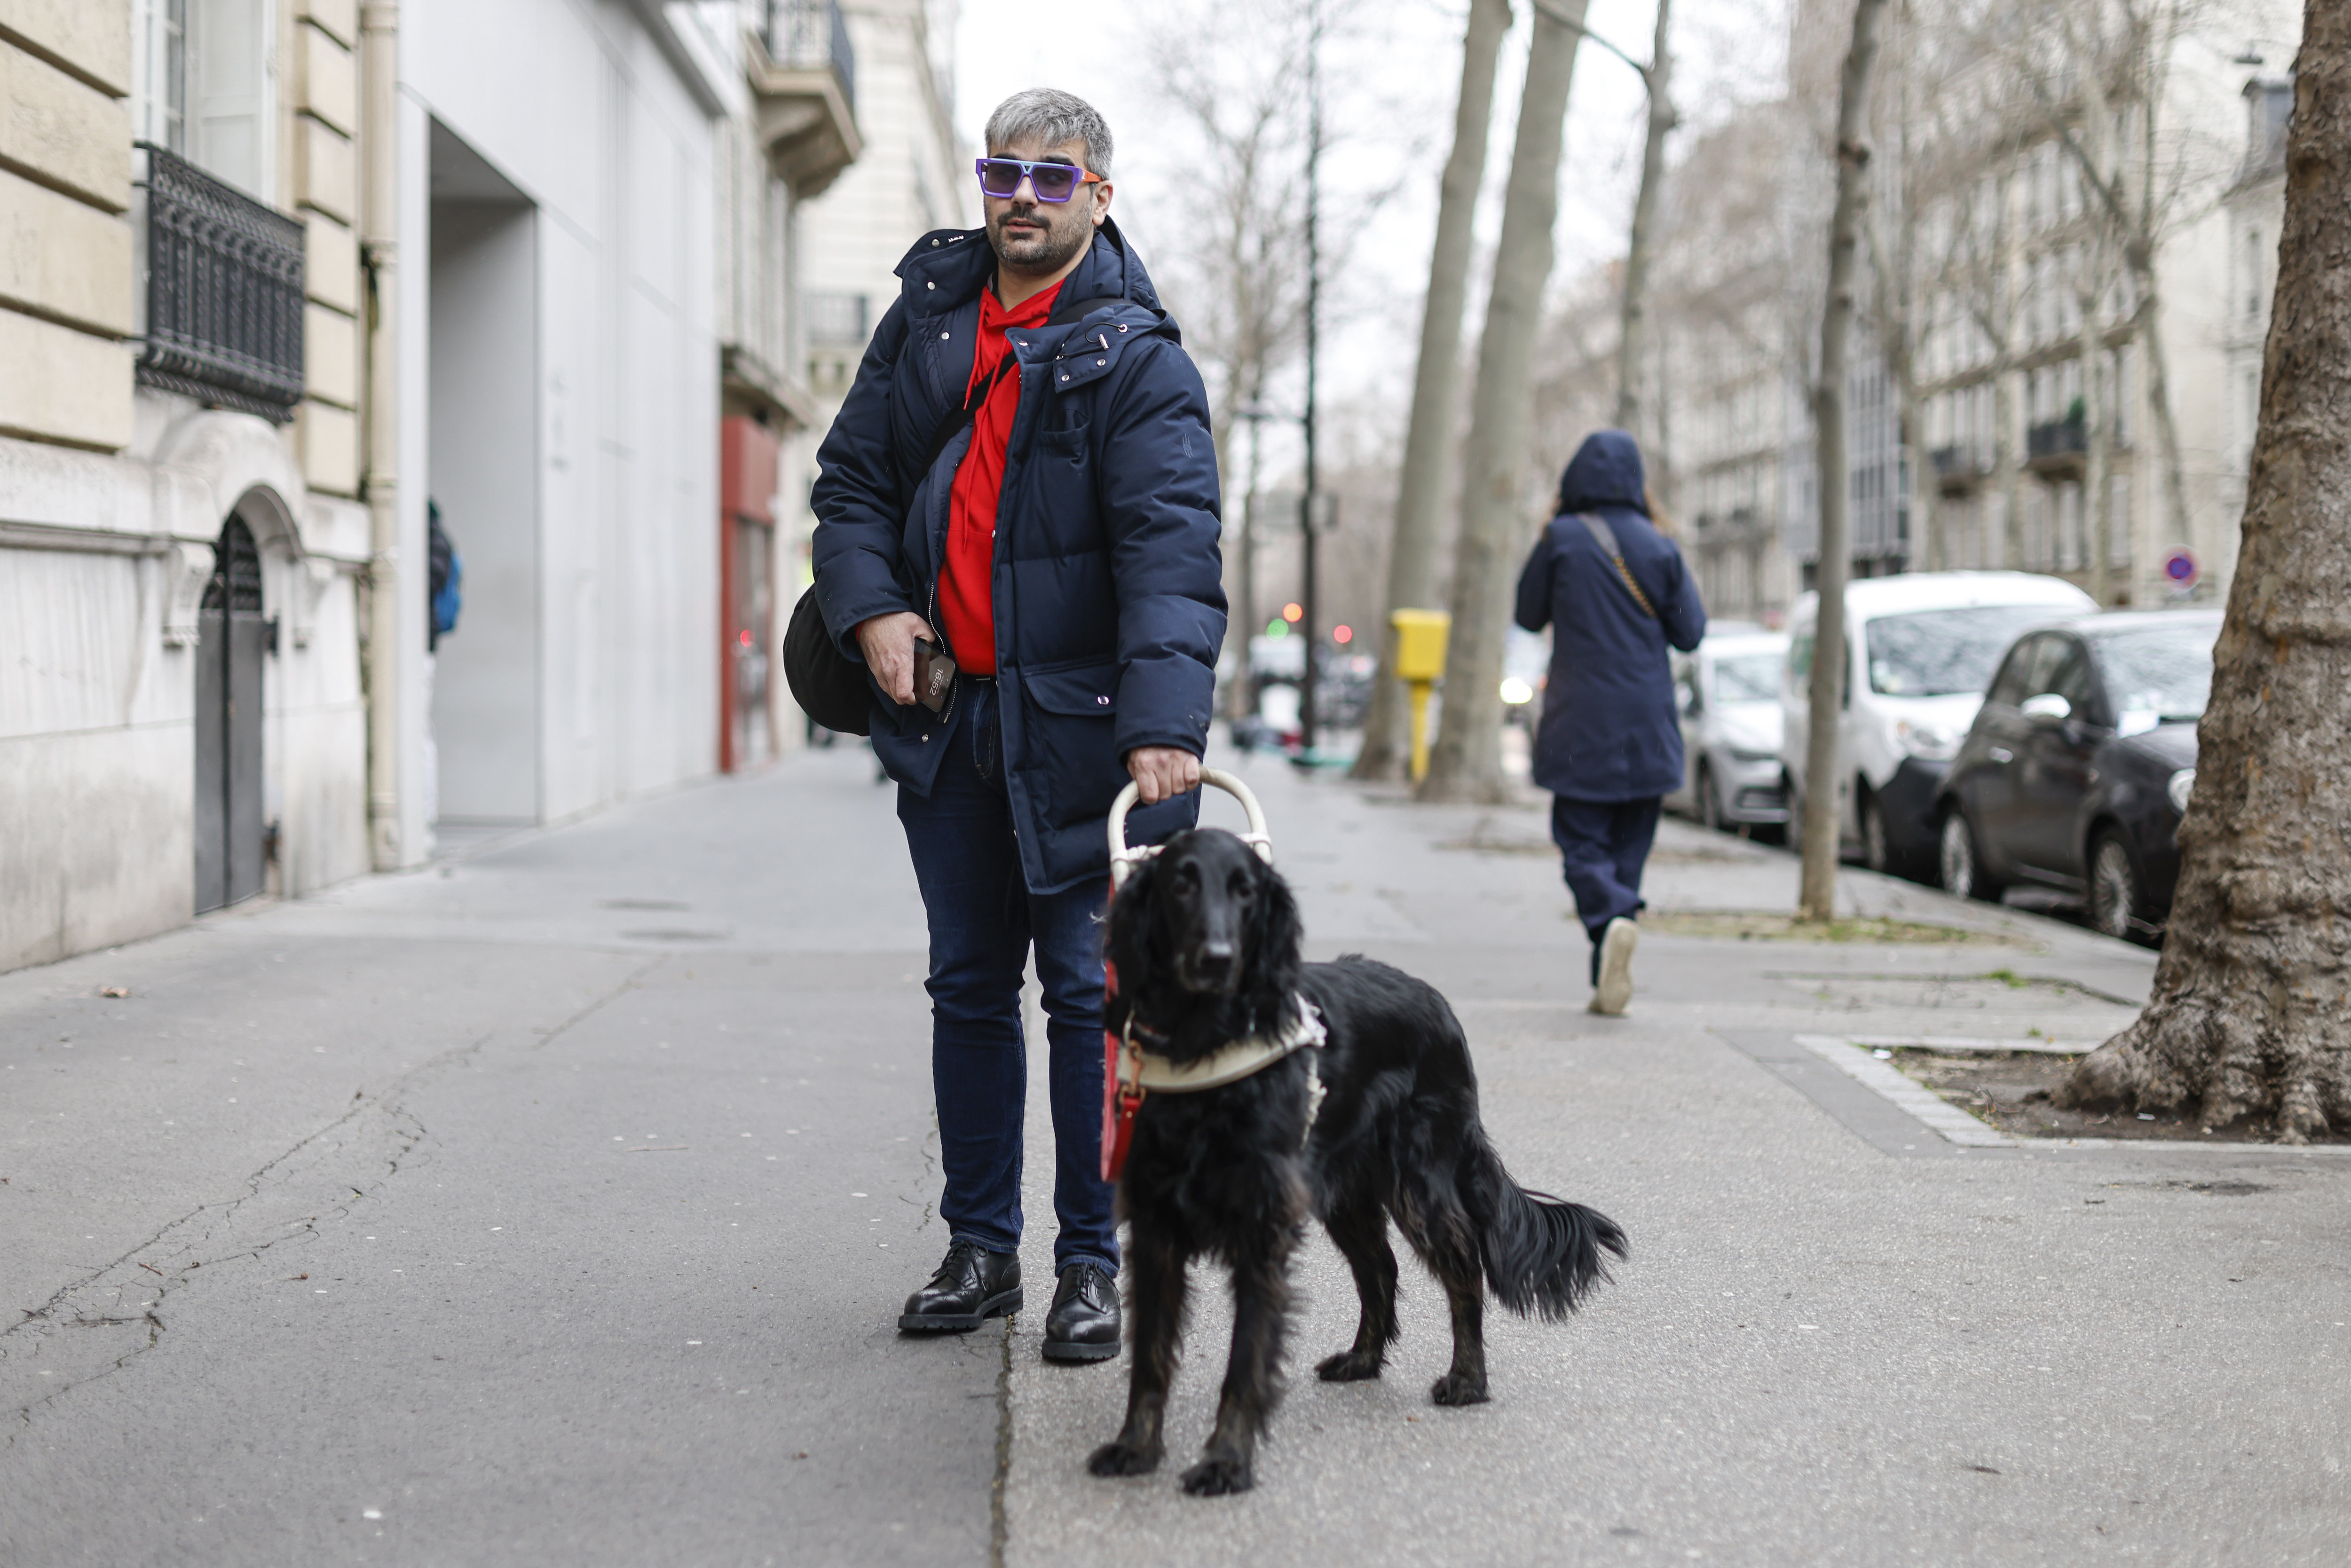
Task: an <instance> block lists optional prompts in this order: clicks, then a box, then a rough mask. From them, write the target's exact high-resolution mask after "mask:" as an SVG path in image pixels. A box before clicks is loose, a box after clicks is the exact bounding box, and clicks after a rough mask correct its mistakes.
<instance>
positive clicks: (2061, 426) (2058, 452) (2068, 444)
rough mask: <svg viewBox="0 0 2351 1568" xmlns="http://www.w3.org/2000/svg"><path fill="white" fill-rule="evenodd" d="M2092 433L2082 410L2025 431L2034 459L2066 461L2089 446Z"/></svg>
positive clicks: (2038, 460) (2046, 421) (2037, 460)
mask: <svg viewBox="0 0 2351 1568" xmlns="http://www.w3.org/2000/svg"><path fill="white" fill-rule="evenodd" d="M2088 437H2089V433H2088V431H2087V430H2086V429H2085V428H2084V425H2083V422H2082V416H2081V415H2080V414H2069V415H2067V416H2066V417H2065V418H2064V419H2050V420H2043V421H2042V422H2041V423H2038V424H2034V425H2032V426H2031V427H2030V428H2028V429H2027V430H2026V431H2025V433H2024V443H2025V447H2024V449H2025V452H2026V455H2028V457H2029V458H2030V460H2031V461H2032V462H2034V463H2055V464H2064V463H2069V462H2072V461H2073V460H2074V459H2076V458H2078V457H2079V456H2080V455H2081V454H2082V453H2084V452H2085V451H2087V450H2088V449H2089V444H2090V443H2089V438H2088Z"/></svg>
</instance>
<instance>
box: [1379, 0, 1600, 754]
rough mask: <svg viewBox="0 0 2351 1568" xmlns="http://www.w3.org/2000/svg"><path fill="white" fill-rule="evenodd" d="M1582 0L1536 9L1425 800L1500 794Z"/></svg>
mask: <svg viewBox="0 0 2351 1568" xmlns="http://www.w3.org/2000/svg"><path fill="white" fill-rule="evenodd" d="M1583 8H1584V7H1583V0H1566V4H1565V5H1562V7H1561V9H1562V10H1563V11H1565V12H1567V13H1568V14H1569V16H1570V18H1571V20H1570V21H1562V20H1561V19H1560V18H1559V17H1558V16H1554V15H1553V14H1552V9H1551V8H1550V7H1549V6H1545V7H1542V8H1540V9H1538V10H1537V11H1536V12H1535V16H1534V38H1533V42H1532V44H1531V46H1530V47H1529V49H1528V52H1527V81H1526V88H1525V90H1524V92H1523V93H1522V94H1521V96H1520V107H1519V130H1518V138H1517V142H1516V145H1515V146H1514V147H1513V148H1512V150H1511V152H1510V184H1509V186H1508V188H1507V189H1506V191H1505V193H1504V195H1503V200H1502V235H1501V240H1500V243H1499V245H1498V246H1496V248H1495V252H1494V287H1493V289H1492V292H1491V293H1490V295H1489V298H1488V300H1487V305H1486V328H1485V331H1484V332H1483V334H1481V336H1480V337H1479V345H1478V382H1477V386H1476V389H1475V391H1474V392H1473V394H1472V396H1471V399H1470V405H1469V446H1468V455H1467V460H1466V462H1465V464H1464V473H1463V481H1464V482H1463V484H1462V487H1461V492H1462V493H1461V540H1460V545H1459V547H1458V550H1457V551H1456V553H1455V556H1454V566H1453V632H1452V635H1451V637H1450V639H1449V640H1448V642H1447V644H1446V653H1445V716H1444V718H1443V720H1442V721H1441V722H1440V723H1439V725H1438V726H1437V745H1436V747H1435V748H1434V749H1433V750H1432V751H1431V753H1430V756H1429V759H1428V777H1427V778H1426V779H1424V780H1422V782H1421V788H1420V798H1421V799H1422V800H1500V799H1501V798H1502V792H1503V791H1502V756H1501V750H1502V740H1501V731H1502V699H1501V691H1500V688H1501V683H1502V648H1503V639H1504V636H1505V629H1506V628H1507V627H1508V626H1509V624H1510V589H1511V581H1510V573H1511V570H1512V568H1514V567H1515V566H1516V565H1517V564H1518V553H1519V552H1518V548H1517V547H1518V546H1519V545H1520V543H1521V542H1522V539H1523V535H1524V529H1523V528H1521V527H1520V526H1519V524H1520V507H1521V506H1522V504H1523V500H1524V493H1525V487H1526V474H1527V462H1528V453H1529V447H1530V445H1531V435H1532V425H1533V404H1532V399H1531V396H1530V392H1531V382H1532V380H1533V371H1534V346H1535V336H1536V332H1537V329H1539V328H1540V327H1541V324H1542V323H1541V316H1542V296H1543V287H1544V285H1545V284H1547V283H1549V282H1550V280H1551V268H1552V260H1553V259H1554V253H1553V250H1552V225H1554V224H1555V223H1556V222H1557V221H1558V217H1559V154H1560V142H1561V141H1562V136H1563V135H1564V133H1565V130H1566V127H1565V124H1564V121H1565V120H1566V116H1567V95H1568V88H1569V85H1570V83H1571V82H1572V80H1573V77H1574V74H1575V47H1576V45H1577V43H1578V42H1579V41H1580V40H1581V37H1582V35H1583Z"/></svg>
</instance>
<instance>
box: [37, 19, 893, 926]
mask: <svg viewBox="0 0 2351 1568" xmlns="http://www.w3.org/2000/svg"><path fill="white" fill-rule="evenodd" d="M808 10H810V7H808V6H806V5H799V6H795V5H783V4H778V5H776V6H774V7H772V8H771V7H770V6H769V5H766V4H760V5H748V4H741V5H738V4H737V3H736V0H704V3H696V4H687V5H680V4H668V5H664V4H659V3H657V0H592V3H587V4H572V3H569V0H496V3H494V4H477V3H474V0H398V3H397V4H394V3H392V0H368V3H367V4H366V5H364V6H362V5H360V4H359V3H358V0H0V106H5V108H0V652H5V657H0V968H7V967H16V966H18V965H22V964H26V963H35V962H41V961H45V960H47V959H52V958H56V957H59V956H65V955H67V954H69V953H73V952H78V951H82V950H86V949H88V948H90V947H93V946H104V945H108V944H111V943H115V942H120V941H123V940H127V939H130V938H133V937H137V936H144V935H147V934H150V933H152V932H155V931H159V930H163V929H167V928H169V927H171V926H172V925H179V924H181V923H183V922H184V921H186V920H187V919H189V918H190V917H191V916H192V915H195V914H198V913H202V912H203V911H204V910H207V909H210V908H214V907H217V906H219V905H221V904H232V903H235V902H237V901H238V900H240V899H243V898H246V897H249V896H252V895H254V894H257V893H264V892H274V893H277V894H286V895H295V894H302V893H305V892H308V891H310V890H313V889H316V888H319V887H321V886H324V885H327V884H329V883H334V882H337V881H340V880H342V879H344V878H347V877H350V876H353V875H357V874H360V873H363V872H365V871H367V870H369V869H371V867H372V868H375V869H392V868H397V867H402V866H407V865H413V864H416V863H418V862H421V861H423V859H425V858H426V857H427V856H429V855H430V854H431V853H432V852H434V845H435V842H436V841H437V840H443V839H445V838H450V837H455V836H456V835H459V834H463V833H465V832H467V831H500V830H503V829H507V828H510V827H515V826H521V825H527V824H531V823H541V822H548V821H557V820H560V819H562V818H565V817H569V816H572V815H576V814H579V813H580V812H583V811H587V810H594V809H596V808H598V807H600V806H602V805H604V804H607V803H609V802H611V801H613V800H620V799H622V798H625V797H627V796H630V795H632V794H638V793H643V792H645V791H647V790H653V789H664V788H667V787H670V786H672V785H674V784H676V783H678V782H680V781H683V780H685V779H692V778H695V777H697V776H700V775H704V774H706V773H708V772H710V771H712V770H713V769H714V768H717V767H719V766H722V765H723V764H724V763H726V761H727V760H728V759H729V758H727V756H726V748H727V747H729V746H730V744H731V745H732V746H733V747H735V748H736V749H737V753H738V754H740V753H741V752H742V751H744V750H746V749H751V750H756V749H758V748H759V747H762V746H768V745H770V744H771V740H770V736H771V733H772V731H773V730H774V728H775V725H774V723H773V719H772V714H773V704H774V700H775V699H774V698H773V697H772V695H770V694H768V693H767V692H766V691H765V689H764V685H763V682H764V672H763V671H760V670H758V669H757V668H756V666H757V665H758V664H759V663H760V662H761V661H763V660H764V659H766V658H768V657H770V656H771V653H772V647H773V635H774V634H775V633H776V632H778V631H779V629H778V628H772V627H771V626H770V625H769V624H768V622H771V621H772V615H771V614H769V616H768V622H758V625H759V631H758V645H757V646H756V647H755V648H753V649H751V650H748V651H746V650H744V649H743V648H742V646H741V644H740V643H739V641H738V637H737V633H738V632H740V631H742V630H747V629H750V626H749V622H748V621H747V617H746V616H745V615H743V614H739V613H737V610H736V606H737V605H741V606H746V607H748V609H749V610H750V611H752V612H766V611H767V610H768V608H769V607H771V605H772V601H773V600H774V597H775V593H776V591H777V585H776V582H775V579H774V570H773V558H774V553H775V552H773V551H772V550H770V551H767V552H765V553H764V554H762V553H761V552H759V551H758V548H757V545H758V540H757V534H756V530H757V529H758V528H759V526H760V525H761V523H762V522H763V521H766V522H768V524H769V525H770V526H771V523H772V518H771V517H766V516H765V514H768V513H770V512H771V511H772V508H773V498H774V497H775V496H776V494H777V493H778V491H779V490H780V489H781V488H783V476H782V474H781V470H780V467H779V465H780V463H781V461H782V459H781V444H780V440H778V442H777V443H776V444H775V445H774V446H772V447H769V448H764V449H762V448H759V447H758V444H757V443H756V442H746V441H744V440H741V439H736V440H733V441H731V442H729V441H728V440H727V439H726V435H725V434H724V432H725V431H726V428H727V427H726V425H725V424H724V423H723V421H724V420H725V418H726V415H727V414H728V413H734V414H736V415H737V416H738V417H741V418H743V419H744V420H745V421H746V426H745V428H746V429H747V430H751V431H758V430H777V431H789V430H791V429H793V428H802V429H804V428H805V427H806V425H807V423H808V420H809V418H810V411H811V407H812V404H811V403H810V399H809V397H808V395H807V393H806V392H805V388H804V385H803V384H802V382H801V379H800V378H799V376H798V374H797V373H795V372H796V371H797V369H798V366H799V350H798V343H799V336H798V334H799V325H798V321H797V304H796V288H797V280H796V267H797V256H796V253H795V248H794V247H795V244H796V241H795V232H794V225H793V222H792V218H793V211H794V207H795V204H796V202H797V200H798V196H799V193H800V192H802V191H804V190H807V189H810V188H817V187H820V183H821V182H823V181H825V180H827V179H829V178H830V177H831V174H832V173H835V172H838V170H839V169H840V168H841V166H844V165H845V164H846V162H848V161H849V160H850V159H852V158H853V157H854V156H855V155H856V152H857V138H856V132H855V128H854V121H853V118H852V114H851V112H850V110H849V106H848V99H847V81H848V78H849V77H850V76H851V75H852V72H853V64H852V61H851V60H850V59H849V57H848V55H847V53H846V50H845V49H842V50H838V51H836V50H835V49H834V48H833V47H831V46H832V44H833V43H834V42H835V41H836V37H837V36H838V35H839V32H840V29H839V28H837V27H834V28H831V29H830V30H829V31H828V30H826V29H822V28H821V27H820V29H819V30H820V33H821V34H823V35H824V37H823V43H822V46H821V47H819V48H817V49H815V50H813V51H812V50H811V48H810V47H809V46H808V44H807V42H806V37H805V35H806V34H807V32H808V28H807V27H806V26H804V24H805V22H806V20H807V17H806V16H805V15H804V13H806V12H807V11H808ZM774 11H781V12H784V13H786V15H785V16H784V18H783V21H784V24H785V26H784V31H783V32H782V33H780V34H779V33H778V30H777V26H776V21H777V18H776V16H774V15H773V14H772V12H774ZM816 14H817V16H818V17H819V18H820V22H821V19H822V18H823V17H824V16H826V15H827V13H826V12H824V11H823V9H822V8H821V7H818V8H817V9H816ZM779 38H780V40H781V42H780V45H778V47H780V54H778V48H777V47H771V45H777V44H778V39H779ZM778 367H781V369H780V370H779V369H778ZM738 434H740V433H739V432H738ZM763 456H764V457H765V458H766V459H767V464H766V469H765V472H764V474H763V473H762V472H761V468H760V463H761V459H762V457H763ZM722 478H724V479H725V481H726V482H725V484H724V485H722ZM428 508H430V509H431V510H432V511H434V513H436V514H437V516H438V517H439V519H440V521H441V523H442V525H443V526H444V528H445V531H446V534H447V536H448V537H449V538H450V539H451V540H453V541H454V543H455V549H456V553H457V555H458V557H459V559H461V560H462V563H463V576H462V580H461V589H462V595H463V611H462V613H461V615H460V616H459V619H458V622H457V624H456V627H455V630H453V631H448V632H437V633H436V632H435V631H434V621H433V615H434V612H433V609H432V607H431V605H430V604H429V602H428V600H429V597H430V592H429V591H430V588H431V581H430V577H429V572H430V565H429V563H430V560H431V558H432V550H431V548H430V546H429V543H428V525H427V512H428ZM747 530H750V531H749V533H748V535H747ZM747 537H748V538H749V541H750V542H748V543H746V542H745V540H746V538H747ZM737 556H739V557H741V558H742V559H741V568H742V570H739V571H730V559H731V558H735V557H737ZM763 573H764V574H765V580H764V583H762V582H761V581H760V580H758V579H760V577H761V574H763ZM738 623H739V624H738ZM754 677H758V678H754ZM746 690H748V691H749V692H750V693H751V695H752V697H753V702H752V703H751V704H749V705H746V704H744V703H743V702H741V701H740V700H739V699H740V698H741V696H742V695H743V693H744V692H745V691H746ZM746 706H751V707H754V708H757V709H758V710H759V711H758V712H757V713H747V712H745V711H744V709H745V707H746ZM735 721H740V722H735Z"/></svg>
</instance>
